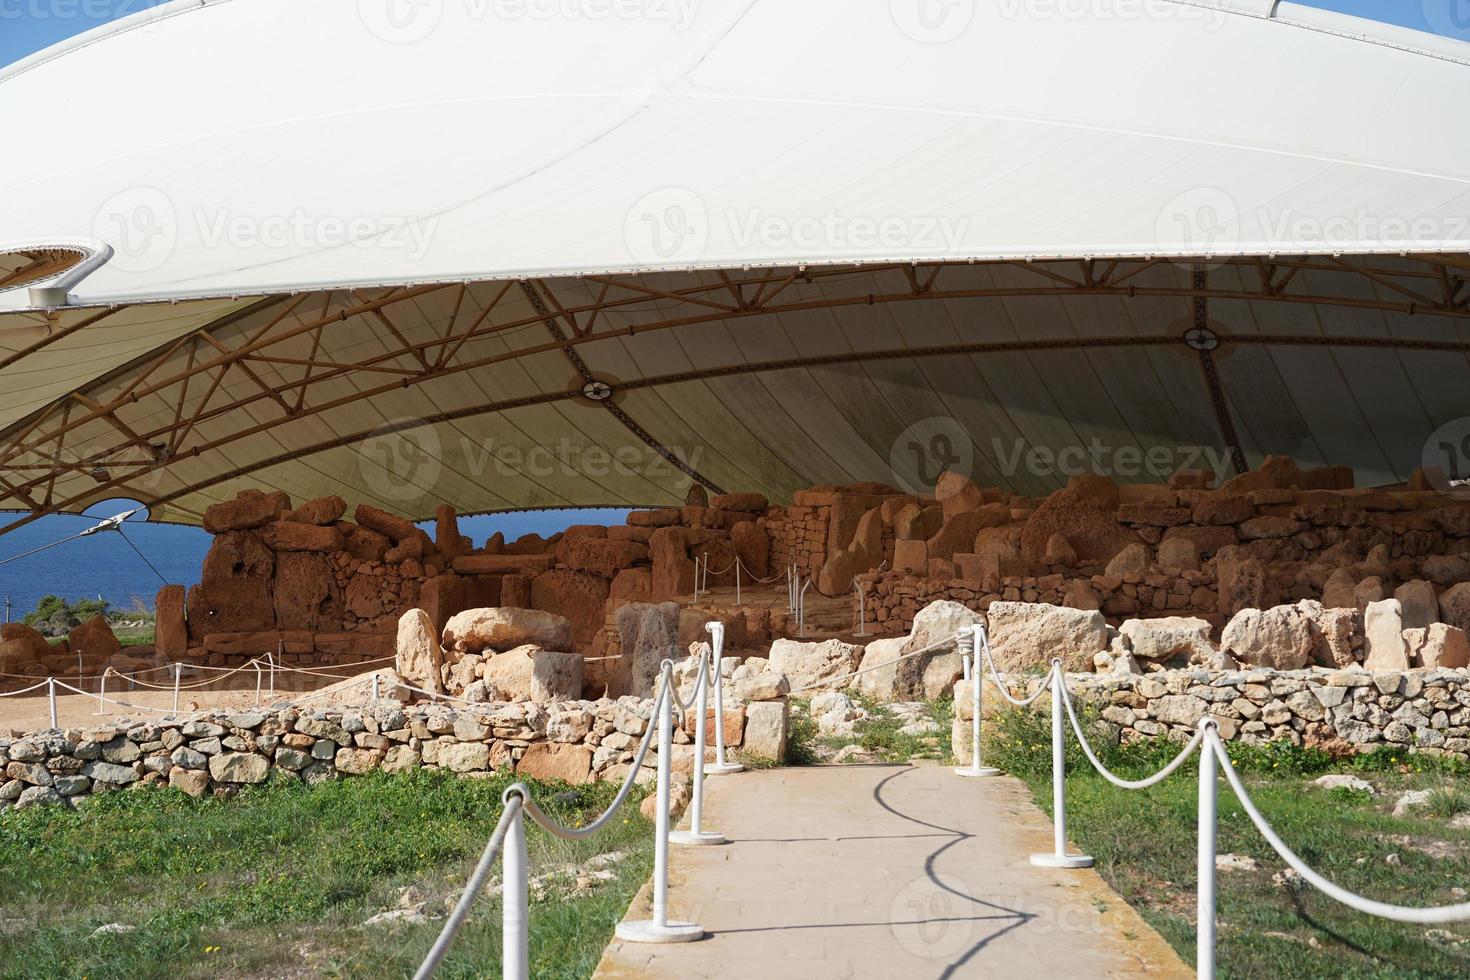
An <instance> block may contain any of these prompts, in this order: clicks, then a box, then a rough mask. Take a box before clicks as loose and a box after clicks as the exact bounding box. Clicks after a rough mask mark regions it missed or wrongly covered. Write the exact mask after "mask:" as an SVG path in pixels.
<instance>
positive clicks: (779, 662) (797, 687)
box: [770, 640, 863, 696]
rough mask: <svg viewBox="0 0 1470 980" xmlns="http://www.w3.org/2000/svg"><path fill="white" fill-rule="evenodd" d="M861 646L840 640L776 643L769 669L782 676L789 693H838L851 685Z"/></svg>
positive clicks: (860, 654) (860, 655) (780, 641)
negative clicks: (788, 685)
mask: <svg viewBox="0 0 1470 980" xmlns="http://www.w3.org/2000/svg"><path fill="white" fill-rule="evenodd" d="M862 652H863V650H862V647H859V646H855V645H853V644H851V643H843V642H842V641H841V640H823V641H822V642H820V643H804V642H802V641H800V640H777V641H776V642H775V643H773V644H771V657H770V659H771V669H772V670H775V671H779V672H780V673H783V674H785V675H786V676H787V677H788V678H789V679H790V681H791V690H792V691H794V692H804V693H805V694H807V695H808V696H810V694H813V693H816V692H817V691H840V690H842V689H843V688H845V687H847V686H848V685H850V684H851V683H852V678H850V677H848V676H847V675H848V674H850V673H852V671H854V670H857V666H858V661H859V660H860V659H861V657H862Z"/></svg>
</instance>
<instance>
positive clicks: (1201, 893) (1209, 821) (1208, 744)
mask: <svg viewBox="0 0 1470 980" xmlns="http://www.w3.org/2000/svg"><path fill="white" fill-rule="evenodd" d="M1215 727H1217V726H1216V723H1215V721H1214V720H1213V719H1211V718H1210V716H1209V715H1206V716H1205V717H1204V719H1203V720H1202V721H1201V722H1200V729H1201V731H1205V733H1206V737H1205V738H1204V739H1203V740H1202V741H1201V742H1200V748H1199V857H1198V862H1199V863H1198V867H1197V871H1196V875H1197V878H1198V881H1199V885H1198V890H1197V891H1196V894H1195V902H1196V905H1195V912H1196V916H1197V924H1196V926H1195V952H1194V962H1195V974H1196V975H1197V976H1198V977H1199V978H1200V980H1214V977H1215V843H1216V841H1215V827H1216V824H1215V813H1216V793H1217V787H1216V785H1215V779H1216V776H1217V775H1218V772H1217V764H1216V762H1215V743H1214V742H1213V741H1212V740H1211V739H1210V738H1209V737H1208V735H1209V732H1208V729H1213V728H1215Z"/></svg>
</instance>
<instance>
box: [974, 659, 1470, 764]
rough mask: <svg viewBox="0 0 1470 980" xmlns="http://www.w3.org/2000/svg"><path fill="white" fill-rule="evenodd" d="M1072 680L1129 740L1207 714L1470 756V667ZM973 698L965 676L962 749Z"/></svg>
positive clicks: (1016, 680)
mask: <svg viewBox="0 0 1470 980" xmlns="http://www.w3.org/2000/svg"><path fill="white" fill-rule="evenodd" d="M1002 676H1004V675H1002ZM1005 679H1006V680H1007V681H1008V683H1009V685H1010V687H1011V691H1012V693H1013V694H1016V693H1019V692H1021V691H1024V692H1025V693H1028V694H1029V693H1030V692H1032V691H1035V690H1036V689H1037V686H1038V685H1039V684H1041V683H1042V681H1043V678H1041V677H1037V676H1021V675H1013V676H1011V677H1007V678H1005ZM989 683H990V679H989V678H987V685H988V684H989ZM1067 684H1068V690H1070V691H1071V692H1072V693H1073V696H1074V700H1076V701H1077V702H1079V703H1082V702H1085V703H1087V704H1089V705H1091V706H1092V707H1094V708H1095V709H1097V711H1098V712H1099V713H1100V715H1101V717H1102V719H1103V720H1104V721H1105V722H1108V723H1109V724H1110V725H1112V726H1113V727H1114V728H1115V729H1116V730H1117V731H1118V733H1119V735H1120V737H1121V738H1122V739H1124V740H1125V741H1126V740H1131V739H1137V738H1151V737H1159V736H1164V737H1169V738H1175V739H1183V738H1188V737H1189V736H1191V735H1192V734H1193V733H1194V731H1195V729H1196V727H1197V725H1198V723H1199V721H1200V719H1201V718H1202V717H1204V716H1205V715H1206V714H1208V715H1210V716H1211V717H1213V718H1214V719H1215V720H1216V721H1217V722H1218V723H1219V726H1220V733H1221V735H1222V737H1224V738H1226V739H1227V740H1229V739H1235V740H1240V741H1243V742H1247V743H1263V742H1270V741H1288V742H1291V743H1293V744H1295V745H1328V744H1336V745H1344V744H1345V745H1346V747H1348V748H1350V749H1352V750H1354V751H1364V750H1373V749H1376V748H1382V747H1387V748H1393V749H1402V750H1407V751H1413V752H1424V753H1430V754H1443V755H1451V754H1453V755H1470V674H1467V673H1465V672H1464V671H1459V670H1446V669H1434V670H1408V671H1378V672H1369V671H1366V670H1363V669H1362V668H1349V669H1345V670H1332V669H1324V668H1309V669H1304V670H1286V671H1274V670H1264V669H1258V670H1227V671H1209V670H1176V671H1165V672H1161V673H1156V674H1147V675H1136V674H1108V675H1099V674H1068V675H1067ZM987 697H988V701H987V705H986V713H987V715H988V714H989V713H990V712H991V711H992V710H995V709H996V708H997V704H998V702H999V701H1000V698H999V696H998V694H997V692H995V691H993V690H992V691H990V692H989V694H988V695H987ZM970 698H971V694H970V692H969V683H968V682H967V681H961V682H960V683H959V685H958V686H957V688H956V698H955V700H956V707H957V710H956V712H955V723H954V736H955V745H956V749H957V751H962V750H961V743H962V742H963V745H964V746H968V745H969V738H970V734H969V733H970V725H969V719H970V717H971V713H970V707H969V706H970ZM1049 700H1050V699H1049V698H1041V699H1040V701H1039V702H1038V706H1039V708H1041V709H1042V710H1044V709H1045V708H1046V705H1047V703H1048V702H1049ZM962 721H963V724H962V723H961V722H962Z"/></svg>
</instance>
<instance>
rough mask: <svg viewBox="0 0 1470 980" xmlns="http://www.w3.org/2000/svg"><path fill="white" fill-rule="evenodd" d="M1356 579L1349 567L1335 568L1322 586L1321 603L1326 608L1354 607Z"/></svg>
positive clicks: (1356, 599) (1355, 602)
mask: <svg viewBox="0 0 1470 980" xmlns="http://www.w3.org/2000/svg"><path fill="white" fill-rule="evenodd" d="M1357 591H1358V579H1357V576H1355V575H1354V574H1353V573H1352V570H1351V569H1347V568H1336V569H1334V570H1333V572H1332V574H1331V575H1329V576H1327V584H1326V585H1325V586H1323V588H1322V605H1323V607H1325V608H1327V609H1356V608H1357V607H1358V596H1357Z"/></svg>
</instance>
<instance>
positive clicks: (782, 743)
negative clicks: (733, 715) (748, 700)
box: [741, 700, 790, 762]
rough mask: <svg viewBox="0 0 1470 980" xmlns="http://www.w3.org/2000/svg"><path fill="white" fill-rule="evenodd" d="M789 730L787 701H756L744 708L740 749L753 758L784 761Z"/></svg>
mask: <svg viewBox="0 0 1470 980" xmlns="http://www.w3.org/2000/svg"><path fill="white" fill-rule="evenodd" d="M789 730H790V714H789V704H788V702H787V701H785V700H781V701H757V702H755V703H754V704H751V705H748V706H746V709H745V738H744V742H743V744H742V746H741V748H742V750H743V751H744V752H745V754H746V755H749V756H752V757H754V758H758V759H772V760H774V761H776V762H781V761H784V760H785V758H786V740H787V735H788V732H789Z"/></svg>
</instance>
